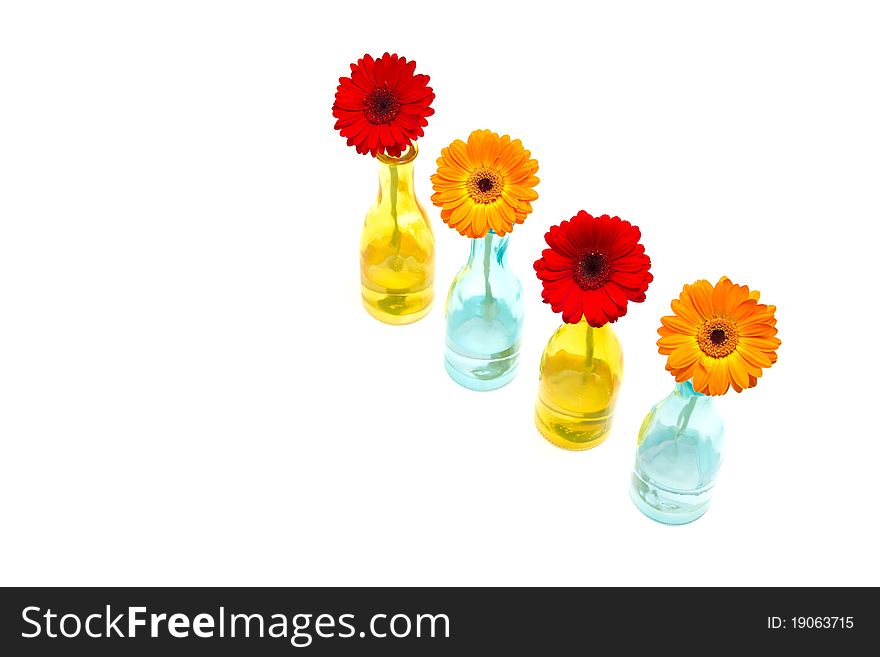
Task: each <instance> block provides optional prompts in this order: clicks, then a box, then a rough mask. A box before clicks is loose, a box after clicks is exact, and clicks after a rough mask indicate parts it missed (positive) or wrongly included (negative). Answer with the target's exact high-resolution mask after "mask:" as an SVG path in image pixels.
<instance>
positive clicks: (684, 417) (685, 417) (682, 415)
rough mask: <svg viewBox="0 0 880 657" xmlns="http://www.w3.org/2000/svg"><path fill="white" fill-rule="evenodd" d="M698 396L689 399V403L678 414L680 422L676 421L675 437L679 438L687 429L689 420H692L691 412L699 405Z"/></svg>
mask: <svg viewBox="0 0 880 657" xmlns="http://www.w3.org/2000/svg"><path fill="white" fill-rule="evenodd" d="M697 399H698V398H697V397H696V396H694V397H691V398H690V399H688V403H687V404H685V407H684V408H682V409H681V412H679V414H678V422H676V423H675V424H676V427H675V439H676V440H678V439H679V438H680V437H681V434H683V433H684V432H685V431H687V427H688V422H690V420H691V414H692V413H693V412H694V407H695V406H696V405H697Z"/></svg>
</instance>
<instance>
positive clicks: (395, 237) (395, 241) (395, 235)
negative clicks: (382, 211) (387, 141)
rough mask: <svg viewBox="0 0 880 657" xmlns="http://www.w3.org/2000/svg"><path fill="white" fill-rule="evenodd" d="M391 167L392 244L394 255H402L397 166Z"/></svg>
mask: <svg viewBox="0 0 880 657" xmlns="http://www.w3.org/2000/svg"><path fill="white" fill-rule="evenodd" d="M390 169H391V218H392V219H394V231H393V232H392V233H391V246H392V247H394V255H400V225H399V224H398V223H397V167H396V166H392V167H390Z"/></svg>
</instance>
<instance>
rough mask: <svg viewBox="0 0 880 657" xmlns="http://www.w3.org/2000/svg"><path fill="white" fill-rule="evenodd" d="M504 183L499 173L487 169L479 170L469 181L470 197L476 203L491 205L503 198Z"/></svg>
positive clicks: (467, 184)
mask: <svg viewBox="0 0 880 657" xmlns="http://www.w3.org/2000/svg"><path fill="white" fill-rule="evenodd" d="M503 182H504V181H503V180H502V179H501V176H500V175H499V173H498V172H497V171H495V170H493V169H487V168H485V167H483V168H480V169H477V170H476V171H474V172H473V173H472V174H471V175H470V177H469V178H468V180H467V183H466V186H467V191H468V195H469V196H470V197H471V199H472V200H473V201H474V202H475V203H491V202H492V201H494V200H495V199H496V198H498V197H499V196H501V190H502V188H503V187H504V185H503Z"/></svg>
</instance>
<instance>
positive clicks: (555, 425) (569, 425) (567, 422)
mask: <svg viewBox="0 0 880 657" xmlns="http://www.w3.org/2000/svg"><path fill="white" fill-rule="evenodd" d="M535 426H536V427H537V429H538V432H539V433H540V434H541V435H542V436H544V438H546V439H547V440H548V441H550V442H551V443H552V444H553V445H555V446H556V447H560V448H562V449H567V450H569V451H572V452H582V451H584V450H587V449H593V448H594V447H598V446H599V445H601V444H602V443H604V442H605V439H606V438H608V434H609V433H611V416H610V415H609V416H605V417H603V418H601V419H599V420H596V419H594V418H591V417H588V416H575V415H563V414H561V413H559V412H557V411H552V410H550V409H548V408H546V407H543V404H542V403H541V401H540V400H539V401H538V403H537V405H536V406H535Z"/></svg>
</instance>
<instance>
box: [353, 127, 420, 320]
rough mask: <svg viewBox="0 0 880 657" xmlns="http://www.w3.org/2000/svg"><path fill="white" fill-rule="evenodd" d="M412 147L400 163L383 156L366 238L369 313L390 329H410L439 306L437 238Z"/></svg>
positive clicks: (398, 159) (364, 257)
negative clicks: (418, 187) (416, 183)
mask: <svg viewBox="0 0 880 657" xmlns="http://www.w3.org/2000/svg"><path fill="white" fill-rule="evenodd" d="M417 154H418V148H417V147H416V145H415V144H412V145H411V146H410V148H409V150H408V151H407V152H406V153H404V154H403V155H401V156H400V157H388V156H386V155H382V154H380V155H379V156H378V157H377V159H378V160H379V196H378V198H377V199H376V203H375V205H373V207H372V208H370V211H369V212H368V213H367V218H366V220H365V221H364V229H363V232H362V233H361V296H362V298H363V302H364V307H365V308H366V309H367V312H369V313H370V314H371V315H372V316H373V317H375V318H376V319H378V320H379V321H381V322H385V323H386V324H410V323H412V322H415V321H417V320H419V319H421V318H422V317H424V316H425V315H427V314H428V311H429V310H431V303H432V302H433V300H434V233H433V232H432V231H431V222H430V220H429V219H428V213H427V212H425V208H424V207H422V204H421V203H419V201H418V199H417V198H416V195H415V188H414V187H413V161H414V160H415V159H416V155H417Z"/></svg>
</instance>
